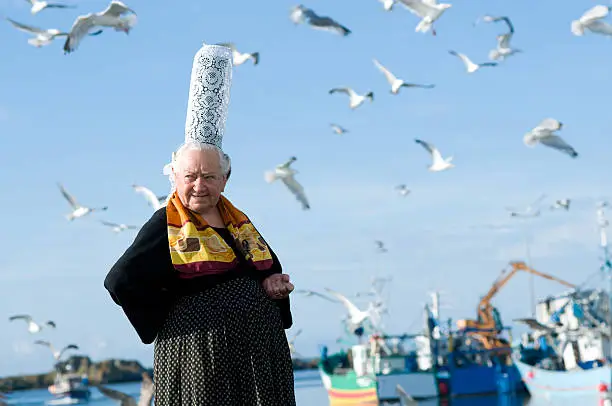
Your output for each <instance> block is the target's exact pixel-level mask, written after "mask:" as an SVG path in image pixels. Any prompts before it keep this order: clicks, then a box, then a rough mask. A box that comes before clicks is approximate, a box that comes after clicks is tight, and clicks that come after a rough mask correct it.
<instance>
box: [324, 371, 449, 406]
mask: <svg viewBox="0 0 612 406" xmlns="http://www.w3.org/2000/svg"><path fill="white" fill-rule="evenodd" d="M319 373H320V374H321V380H322V381H323V386H324V387H325V389H326V390H327V394H328V396H329V403H330V406H342V405H357V404H360V405H378V404H379V402H380V401H385V400H387V401H389V400H398V399H399V397H398V394H397V389H396V388H397V385H401V387H402V388H403V389H404V390H405V391H406V392H407V393H408V394H409V395H410V396H412V397H413V398H414V399H416V400H423V399H432V398H436V397H437V396H438V389H437V380H436V378H435V376H434V374H433V373H427V372H423V373H419V372H411V373H405V374H403V373H393V374H388V375H378V376H375V375H365V376H357V374H356V373H355V371H353V370H347V371H343V372H342V373H334V374H328V373H327V372H325V371H324V370H323V368H319Z"/></svg>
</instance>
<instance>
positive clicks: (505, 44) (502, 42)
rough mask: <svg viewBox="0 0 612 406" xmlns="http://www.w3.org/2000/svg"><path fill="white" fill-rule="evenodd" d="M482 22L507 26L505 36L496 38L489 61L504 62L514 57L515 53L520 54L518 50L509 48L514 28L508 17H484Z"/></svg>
mask: <svg viewBox="0 0 612 406" xmlns="http://www.w3.org/2000/svg"><path fill="white" fill-rule="evenodd" d="M482 19H483V21H486V22H498V21H503V22H505V23H506V25H507V26H508V32H507V33H505V34H501V35H498V36H497V48H496V49H493V50H491V52H489V59H491V60H493V61H496V60H498V59H499V60H502V61H503V60H504V59H506V58H507V57H509V56H511V55H514V54H515V53H518V52H522V51H521V50H520V49H514V48H512V47H511V46H510V40H511V39H512V36H513V35H514V26H513V25H512V22H511V21H510V19H509V18H508V17H504V16H501V17H493V16H488V15H487V16H484V17H483V18H482Z"/></svg>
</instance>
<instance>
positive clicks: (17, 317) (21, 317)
mask: <svg viewBox="0 0 612 406" xmlns="http://www.w3.org/2000/svg"><path fill="white" fill-rule="evenodd" d="M13 320H25V321H27V322H30V321H32V317H31V316H30V315H27V314H18V315H15V316H11V317H9V321H13Z"/></svg>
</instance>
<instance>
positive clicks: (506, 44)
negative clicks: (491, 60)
mask: <svg viewBox="0 0 612 406" xmlns="http://www.w3.org/2000/svg"><path fill="white" fill-rule="evenodd" d="M512 35H513V34H512V33H511V32H509V33H507V34H502V35H499V36H498V37H497V47H498V48H502V49H503V48H510V40H511V39H512Z"/></svg>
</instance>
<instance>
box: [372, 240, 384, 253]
mask: <svg viewBox="0 0 612 406" xmlns="http://www.w3.org/2000/svg"><path fill="white" fill-rule="evenodd" d="M374 244H376V249H378V252H382V253H385V252H387V248H386V247H385V243H384V242H382V241H380V240H376V241H374Z"/></svg>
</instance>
